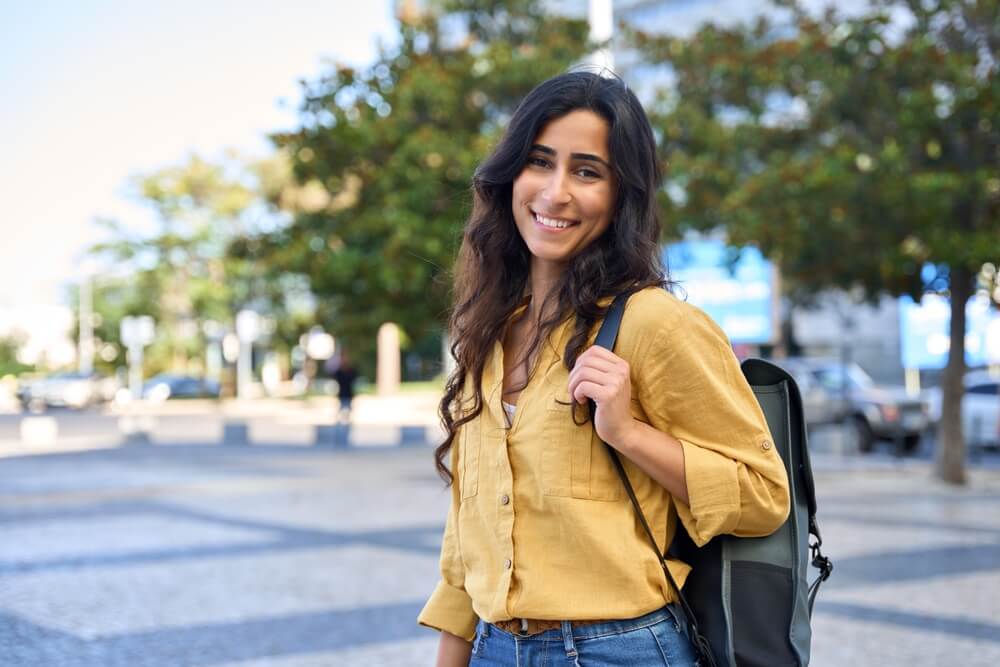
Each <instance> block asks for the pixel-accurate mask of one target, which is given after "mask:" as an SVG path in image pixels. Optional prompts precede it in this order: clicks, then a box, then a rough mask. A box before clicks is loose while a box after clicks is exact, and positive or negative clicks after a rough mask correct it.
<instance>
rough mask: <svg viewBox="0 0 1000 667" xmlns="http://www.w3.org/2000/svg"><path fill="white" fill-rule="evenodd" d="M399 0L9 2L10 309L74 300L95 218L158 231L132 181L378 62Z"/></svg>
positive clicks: (281, 116) (211, 151)
mask: <svg viewBox="0 0 1000 667" xmlns="http://www.w3.org/2000/svg"><path fill="white" fill-rule="evenodd" d="M392 29H393V19H392V14H391V2H390V0H371V1H368V0H365V1H360V2H359V1H352V2H350V1H346V0H327V1H325V2H315V1H311V2H309V1H302V0H283V1H281V2H279V1H277V0H274V1H270V2H268V1H265V0H244V1H243V2H240V3H235V2H223V1H222V0H215V1H206V0H172V1H171V2H162V3H161V2H156V3H153V2H125V1H123V0H87V1H86V2H70V1H68V0H64V1H55V0H41V1H35V2H30V3H28V2H24V3H5V4H4V6H3V7H2V8H0V90H2V91H3V103H2V104H0V131H2V135H0V136H2V137H3V139H2V145H3V149H2V150H0V195H2V202H3V205H2V208H0V230H2V237H0V238H2V239H3V240H2V241H0V310H3V309H6V310H8V311H10V310H12V309H14V310H18V309H22V308H23V307H25V306H49V305H53V306H54V305H55V304H58V303H65V302H66V294H67V292H66V289H65V285H67V284H68V283H71V282H76V281H78V280H79V278H80V276H81V275H82V271H83V267H82V258H83V255H84V251H85V249H86V247H87V246H88V245H90V244H92V243H94V242H95V241H97V240H99V239H100V238H101V237H100V230H99V228H98V227H96V226H95V225H94V224H93V220H94V219H95V218H99V217H110V218H116V219H118V220H120V221H121V222H123V223H125V224H126V225H127V226H128V227H129V228H131V229H134V230H136V231H138V232H142V231H143V230H151V229H152V228H153V225H154V219H153V217H152V214H151V212H150V211H149V210H148V209H147V208H146V207H144V206H142V205H141V204H140V203H139V202H137V201H135V200H134V199H133V198H131V197H130V195H129V193H128V191H127V190H128V188H127V186H128V184H129V180H130V177H132V176H133V175H135V174H137V173H146V172H150V171H154V170H157V169H160V168H163V167H167V166H170V165H174V164H177V163H180V162H182V161H183V160H184V159H185V158H186V157H187V156H188V155H190V154H192V153H197V154H199V155H202V156H205V157H207V158H212V157H213V156H219V155H221V154H222V153H223V151H224V150H225V149H228V148H234V149H237V150H239V151H241V152H243V153H245V154H247V155H263V154H266V153H267V152H268V149H269V143H268V141H267V139H266V136H267V134H268V133H270V132H274V131H277V130H280V129H287V128H292V127H295V126H296V108H297V106H298V101H299V100H300V98H301V96H300V92H299V91H300V86H299V83H298V82H299V80H300V79H303V78H307V79H309V78H314V77H315V76H317V75H318V74H319V73H320V72H321V71H323V63H324V61H330V60H335V61H339V62H345V63H349V64H354V65H363V64H365V63H368V62H371V61H372V60H373V59H374V58H375V57H376V54H377V44H378V43H379V41H378V40H379V39H381V40H383V41H385V40H391V38H392V37H391V35H392Z"/></svg>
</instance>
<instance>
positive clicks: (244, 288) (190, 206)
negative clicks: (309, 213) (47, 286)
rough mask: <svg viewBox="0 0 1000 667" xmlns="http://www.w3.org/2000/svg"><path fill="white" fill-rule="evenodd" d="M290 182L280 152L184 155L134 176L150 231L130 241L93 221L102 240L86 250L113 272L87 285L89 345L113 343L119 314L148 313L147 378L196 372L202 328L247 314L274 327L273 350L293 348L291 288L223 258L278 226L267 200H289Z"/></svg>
mask: <svg viewBox="0 0 1000 667" xmlns="http://www.w3.org/2000/svg"><path fill="white" fill-rule="evenodd" d="M290 180H291V172H290V167H289V165H288V161H287V159H285V158H284V157H283V156H282V155H281V154H278V155H275V156H273V157H271V158H268V159H266V160H263V161H260V162H257V163H247V162H245V161H244V160H242V159H241V158H239V157H238V156H236V155H230V156H228V157H227V158H226V159H225V160H222V161H219V162H217V163H212V162H208V161H206V160H203V159H201V158H199V157H197V156H191V157H190V158H189V159H188V160H187V161H185V162H184V163H181V164H178V165H174V166H170V167H167V168H164V169H161V170H158V171H156V172H153V173H149V174H145V175H142V176H140V177H138V178H137V179H136V180H135V183H134V187H135V192H136V194H137V196H138V198H139V199H141V200H142V201H144V202H146V203H147V204H149V205H150V206H151V207H152V208H153V209H154V211H155V212H156V217H157V221H158V224H159V228H158V229H157V230H156V232H155V233H153V234H136V233H134V232H131V231H129V230H127V229H126V228H125V227H124V226H123V225H121V224H119V223H118V222H116V221H108V220H104V221H99V223H100V224H101V225H103V226H104V227H105V229H106V236H107V237H108V239H109V240H107V241H105V242H102V243H99V244H96V245H95V246H93V248H92V250H91V251H92V253H93V254H95V255H97V256H100V257H103V258H105V259H106V260H109V263H110V264H111V266H112V267H113V270H112V271H111V274H110V275H106V276H102V277H100V278H99V279H98V280H97V281H96V284H95V289H94V309H95V312H97V313H98V314H99V315H100V318H99V323H98V326H97V327H96V329H95V332H96V334H97V337H98V338H99V339H100V340H101V341H102V342H112V343H116V344H118V342H119V341H118V327H119V323H120V321H121V318H122V317H123V316H125V315H152V316H153V318H154V319H155V320H156V325H157V339H156V342H155V343H154V344H153V345H152V346H151V348H150V350H149V352H148V355H147V358H148V359H149V369H148V370H150V371H156V370H162V369H166V368H173V369H186V368H188V367H189V366H193V367H194V368H195V369H197V368H200V366H201V359H202V355H203V352H204V349H205V344H206V333H205V331H204V327H203V325H204V323H205V322H207V321H210V320H211V321H215V322H218V323H219V324H220V325H222V327H223V328H227V329H230V330H231V329H232V328H233V326H234V317H235V314H236V312H238V311H239V310H240V309H242V308H244V307H252V308H255V309H257V310H258V311H260V312H262V313H263V314H265V315H269V316H271V317H272V319H274V321H275V322H276V323H277V324H278V326H277V328H276V331H275V340H274V341H273V342H276V343H277V344H278V345H277V346H278V347H284V348H288V347H290V346H291V345H294V344H295V341H296V340H297V338H298V336H299V335H300V334H301V333H302V331H303V330H305V329H306V328H308V326H309V324H311V313H310V312H303V310H302V309H301V308H296V303H298V302H301V301H302V300H303V299H298V301H297V300H296V296H297V295H298V294H297V292H296V290H297V289H299V290H300V291H301V290H302V289H304V286H302V285H301V281H299V282H298V283H297V282H296V280H295V276H285V277H283V278H282V279H280V280H270V276H269V275H267V273H266V272H265V271H264V270H263V268H262V267H258V266H256V265H254V264H253V263H252V262H250V261H248V260H246V259H240V258H238V257H235V256H233V255H232V254H231V253H229V252H228V250H229V246H230V244H231V243H232V242H233V241H234V239H237V238H243V237H245V236H248V235H252V234H254V233H258V232H260V231H262V230H267V229H271V228H274V227H275V226H276V225H278V224H280V222H281V220H280V217H281V215H282V214H281V211H280V209H278V208H276V207H275V206H274V205H273V204H272V200H273V201H279V200H281V197H282V196H284V197H285V198H286V199H287V198H288V197H292V196H294V194H295V192H296V189H295V188H294V187H292V186H291V183H290ZM285 191H287V192H285ZM280 192H285V194H284V195H280V194H276V193H280ZM305 300H308V299H307V298H306V299H305Z"/></svg>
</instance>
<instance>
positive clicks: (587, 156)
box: [531, 144, 611, 170]
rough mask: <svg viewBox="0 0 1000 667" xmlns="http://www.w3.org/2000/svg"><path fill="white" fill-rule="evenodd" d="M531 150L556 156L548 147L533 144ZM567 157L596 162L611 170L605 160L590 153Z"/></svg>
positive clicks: (573, 154) (572, 154)
mask: <svg viewBox="0 0 1000 667" xmlns="http://www.w3.org/2000/svg"><path fill="white" fill-rule="evenodd" d="M531 150H533V151H538V152H539V153H545V154H546V155H551V156H553V157H555V154H556V152H555V150H554V149H552V148H549V147H548V146H545V145H544V144H533V145H532V146H531ZM569 156H570V157H571V158H573V159H574V160H588V161H590V162H597V163H599V164H603V165H604V166H605V167H607V168H608V169H609V170H610V169H611V165H610V164H608V163H607V161H606V160H604V159H603V158H600V157H598V156H596V155H594V154H592V153H570V154H569Z"/></svg>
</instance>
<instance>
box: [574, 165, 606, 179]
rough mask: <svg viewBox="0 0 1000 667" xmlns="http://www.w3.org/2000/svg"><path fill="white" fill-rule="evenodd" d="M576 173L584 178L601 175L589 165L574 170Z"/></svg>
mask: <svg viewBox="0 0 1000 667" xmlns="http://www.w3.org/2000/svg"><path fill="white" fill-rule="evenodd" d="M576 173H578V174H579V175H580V176H582V177H584V178H600V177H601V174H600V173H599V172H597V171H594V170H593V169H591V168H590V167H581V168H580V169H577V170H576Z"/></svg>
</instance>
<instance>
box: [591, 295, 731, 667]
mask: <svg viewBox="0 0 1000 667" xmlns="http://www.w3.org/2000/svg"><path fill="white" fill-rule="evenodd" d="M631 295H632V293H631V292H626V293H624V294H619V295H618V296H617V297H615V300H614V301H613V302H612V303H611V306H610V307H609V308H608V312H607V313H605V315H604V322H602V323H601V328H600V330H599V331H598V332H597V339H596V340H595V341H594V345H597V346H600V347H603V348H605V349H607V350H610V351H614V349H615V341H617V340H618V330H619V329H620V328H621V324H622V317H623V316H624V314H625V303H626V302H627V301H628V298H629V297H630V296H631ZM589 403H590V416H591V421H593V418H594V412H595V411H596V409H597V406H596V405H594V401H590V402H589ZM604 446H605V448H606V449H607V450H608V454H609V455H610V456H611V462H612V463H613V464H614V466H615V471H617V473H618V476H619V477H620V478H621V480H622V483H623V484H624V485H625V491H626V493H628V497H629V500H630V501H632V507H634V508H635V514H636V517H638V519H639V523H641V524H642V528H643V530H644V531H645V533H646V537H647V538H649V544H650V546H652V547H653V551H654V552H656V557H657V560H659V561H660V566H661V567H662V568H663V572H664V574H666V575H667V581H669V582H670V586H671V587H672V588H673V589H674V591H675V592H676V593H677V600H678V601H679V602H680V605H681V608H682V609H683V610H684V616H685V617H686V618H687V625H688V636H689V637H690V639H691V643H692V644H693V645H694V648H695V651H696V652H697V653H698V656H699V663H698V664H699V665H703V666H704V667H716V662H715V658H714V657H713V656H712V650H711V648H710V647H709V644H708V640H707V639H705V637H704V636H703V635H702V634H701V630H700V629H699V628H698V620H697V618H695V615H694V611H692V609H691V606H690V605H689V604H688V601H687V600H686V599H685V598H684V594H683V593H682V592H681V587H680V586H678V585H677V582H676V581H675V580H674V575H673V574H671V572H670V568H669V567H667V557H666V555H665V554H662V553H660V548H659V547H658V546H657V545H656V538H655V537H654V536H653V531H652V529H651V528H650V527H649V522H648V521H646V516H645V515H644V514H643V512H642V507H641V506H640V505H639V499H638V498H636V497H635V490H634V489H633V488H632V482H631V481H629V478H628V474H627V473H626V472H625V467H624V466H623V465H622V461H621V458H620V457H619V456H618V452H617V451H616V450H615V448H614V447H612V446H611V445H609V444H608V443H606V442H605V443H604Z"/></svg>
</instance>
